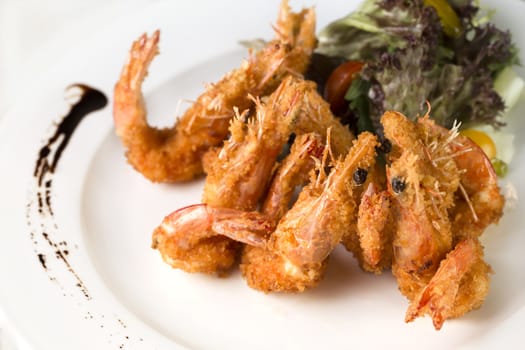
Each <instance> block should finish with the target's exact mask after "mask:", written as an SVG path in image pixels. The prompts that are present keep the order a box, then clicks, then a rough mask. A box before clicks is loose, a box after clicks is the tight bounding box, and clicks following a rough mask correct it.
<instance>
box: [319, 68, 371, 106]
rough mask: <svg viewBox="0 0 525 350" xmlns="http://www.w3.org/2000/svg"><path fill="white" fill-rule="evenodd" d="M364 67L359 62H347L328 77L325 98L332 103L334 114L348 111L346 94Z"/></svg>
mask: <svg viewBox="0 0 525 350" xmlns="http://www.w3.org/2000/svg"><path fill="white" fill-rule="evenodd" d="M363 65H364V63H363V62H359V61H348V62H345V63H343V64H341V65H340V66H338V67H337V68H336V69H334V71H333V72H332V74H330V76H329V77H328V80H327V81H326V85H325V89H324V98H325V100H327V101H328V103H330V108H331V109H332V112H333V113H334V114H341V113H344V112H345V111H346V108H347V107H346V106H347V102H346V101H345V94H346V92H347V91H348V88H349V87H350V84H351V83H352V80H353V79H354V77H355V76H356V74H357V73H359V72H360V71H361V69H362V68H363Z"/></svg>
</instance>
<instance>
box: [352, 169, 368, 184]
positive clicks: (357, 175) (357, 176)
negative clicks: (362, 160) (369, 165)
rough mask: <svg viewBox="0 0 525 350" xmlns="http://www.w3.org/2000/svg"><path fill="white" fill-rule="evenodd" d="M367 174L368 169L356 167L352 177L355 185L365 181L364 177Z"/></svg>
mask: <svg viewBox="0 0 525 350" xmlns="http://www.w3.org/2000/svg"><path fill="white" fill-rule="evenodd" d="M367 175H368V171H366V170H365V169H363V168H357V170H356V171H355V172H354V175H353V179H354V182H355V184H356V185H362V184H364V183H365V181H366V177H367Z"/></svg>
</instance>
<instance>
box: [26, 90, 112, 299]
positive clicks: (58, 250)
mask: <svg viewBox="0 0 525 350" xmlns="http://www.w3.org/2000/svg"><path fill="white" fill-rule="evenodd" d="M72 88H76V89H79V90H80V96H79V99H78V101H77V102H76V103H74V104H73V105H72V106H71V108H70V110H69V112H68V113H67V114H66V115H65V116H63V117H62V118H61V120H60V121H59V122H58V123H57V125H56V129H55V131H54V133H53V135H52V136H51V137H50V138H49V139H48V140H47V141H46V142H45V145H44V146H42V147H41V148H40V150H39V152H38V158H37V160H36V163H35V169H34V171H33V176H34V178H35V180H36V186H35V191H34V193H33V194H32V195H31V196H30V199H29V203H28V206H27V209H28V213H27V220H28V225H29V227H31V226H33V227H34V229H33V230H32V231H31V240H32V242H33V244H34V245H35V253H37V258H38V262H39V263H40V265H41V266H42V268H43V269H44V270H46V271H47V272H48V274H49V266H50V259H51V258H52V256H54V257H55V258H56V259H57V260H59V261H61V262H62V263H63V264H64V265H65V267H66V269H67V270H68V271H69V272H70V273H71V274H72V277H73V278H74V280H75V285H76V287H78V288H79V289H80V291H81V292H82V294H83V296H84V297H85V298H86V299H87V300H89V299H91V297H90V295H89V292H88V289H87V287H86V285H85V284H84V282H83V281H82V280H81V278H80V277H79V275H78V274H77V273H76V272H75V270H74V269H73V267H72V265H71V263H70V262H69V260H68V255H69V249H67V247H68V246H67V242H66V241H60V242H57V241H56V240H55V239H53V232H54V231H55V230H56V229H57V225H56V223H55V220H54V212H53V205H52V204H53V203H52V194H53V174H54V172H55V170H56V168H57V166H58V163H59V161H60V157H61V156H62V154H63V152H64V151H65V150H66V147H67V145H68V143H69V141H70V140H71V137H72V136H73V134H74V132H75V130H76V129H77V128H78V126H79V125H80V123H81V121H82V120H83V119H84V118H85V117H86V116H87V115H89V114H90V113H92V112H95V111H97V110H100V109H102V108H104V107H105V106H106V105H107V103H108V99H107V97H106V96H105V95H104V94H103V93H102V92H101V91H99V90H97V89H94V88H92V87H89V86H87V85H84V84H75V85H71V86H70V87H68V88H67V90H70V89H72ZM33 220H35V221H36V223H37V225H34V223H33ZM41 243H47V245H48V246H49V247H51V249H52V250H53V253H52V254H50V255H49V256H46V254H45V253H44V251H43V247H41V246H39V244H41ZM49 277H50V279H51V280H52V281H56V279H55V278H54V277H52V276H51V275H50V276H49Z"/></svg>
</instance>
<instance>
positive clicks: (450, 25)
mask: <svg viewBox="0 0 525 350" xmlns="http://www.w3.org/2000/svg"><path fill="white" fill-rule="evenodd" d="M423 3H424V4H425V5H427V6H432V7H433V8H435V9H436V12H437V14H438V16H439V19H440V20H441V25H442V26H443V31H444V32H445V34H447V35H448V36H451V37H453V38H455V37H457V36H459V34H460V33H461V31H462V30H463V29H462V25H461V21H460V20H459V17H458V15H457V14H456V11H454V9H453V8H452V7H451V6H450V4H449V3H448V2H447V0H424V1H423Z"/></svg>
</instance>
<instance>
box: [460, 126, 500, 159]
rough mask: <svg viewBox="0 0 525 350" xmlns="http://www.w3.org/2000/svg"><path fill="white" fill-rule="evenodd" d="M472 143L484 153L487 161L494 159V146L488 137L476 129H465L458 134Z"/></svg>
mask: <svg viewBox="0 0 525 350" xmlns="http://www.w3.org/2000/svg"><path fill="white" fill-rule="evenodd" d="M459 133H460V134H461V135H463V136H466V137H468V138H469V139H471V140H472V141H474V142H475V143H476V144H477V145H478V146H479V147H480V148H481V149H482V150H483V152H485V154H486V155H487V157H488V158H489V159H493V158H494V157H496V144H495V143H494V141H492V139H491V138H490V136H489V135H487V134H486V133H484V132H483V131H479V130H476V129H466V130H461V131H460V132H459Z"/></svg>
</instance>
